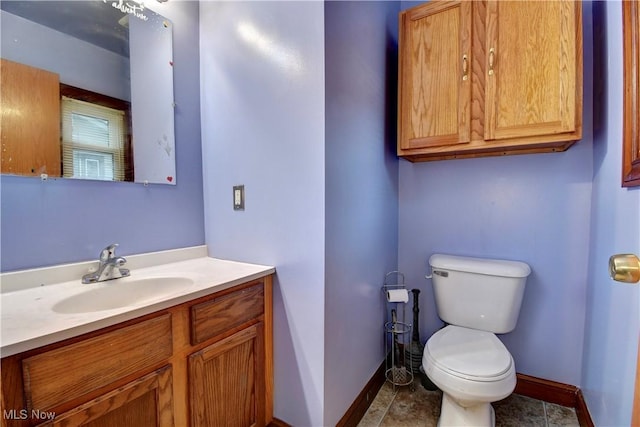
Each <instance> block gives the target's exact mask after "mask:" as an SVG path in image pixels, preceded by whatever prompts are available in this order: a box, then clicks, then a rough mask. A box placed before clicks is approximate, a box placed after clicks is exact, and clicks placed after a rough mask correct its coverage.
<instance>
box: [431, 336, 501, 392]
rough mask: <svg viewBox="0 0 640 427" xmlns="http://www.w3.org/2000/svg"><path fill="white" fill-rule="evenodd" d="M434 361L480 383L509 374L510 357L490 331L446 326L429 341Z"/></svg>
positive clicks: (452, 372)
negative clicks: (483, 380)
mask: <svg viewBox="0 0 640 427" xmlns="http://www.w3.org/2000/svg"><path fill="white" fill-rule="evenodd" d="M426 347H427V350H428V351H429V353H430V356H431V360H432V362H433V363H434V364H435V365H436V366H437V367H438V368H440V369H442V370H445V371H448V372H450V373H451V374H453V375H457V376H461V377H463V378H469V379H476V380H479V381H481V380H482V379H483V378H484V379H491V378H495V377H498V376H500V375H502V374H504V373H506V372H507V371H508V370H509V369H510V368H511V364H512V358H511V354H510V353H509V351H508V350H507V348H506V347H505V346H504V344H502V342H501V341H500V340H499V339H498V337H496V336H495V335H494V334H493V333H491V332H486V331H479V330H476V329H469V328H462V327H460V326H453V325H450V326H447V327H446V328H444V329H441V330H439V331H438V332H436V333H435V334H433V336H432V337H431V338H429V340H428V341H427V345H426Z"/></svg>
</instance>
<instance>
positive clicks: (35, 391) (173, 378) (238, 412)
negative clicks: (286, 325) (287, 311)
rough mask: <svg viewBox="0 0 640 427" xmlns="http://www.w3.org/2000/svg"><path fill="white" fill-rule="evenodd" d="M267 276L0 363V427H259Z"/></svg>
mask: <svg viewBox="0 0 640 427" xmlns="http://www.w3.org/2000/svg"><path fill="white" fill-rule="evenodd" d="M271 287H272V279H271V276H267V277H265V278H262V279H258V280H255V281H252V282H248V283H245V284H242V285H238V286H235V287H233V288H231V289H228V290H225V291H221V292H219V293H216V294H214V295H210V296H207V297H203V298H200V299H198V300H195V301H192V302H189V303H184V304H181V305H177V306H175V307H171V308H169V309H166V310H162V311H160V312H158V313H154V314H150V315H147V316H144V317H142V318H139V319H135V320H132V321H128V322H125V323H124V324H120V325H115V326H111V327H108V328H105V329H103V330H99V331H95V332H92V333H89V334H85V335H82V336H79V337H76V338H72V339H69V340H66V341H63V342H60V343H56V344H52V345H49V346H46V347H43V348H39V349H35V350H30V351H27V352H25V353H21V354H17V355H14V356H9V357H6V358H3V359H2V372H1V377H2V384H1V387H2V400H1V402H2V414H3V416H2V422H1V425H2V426H6V427H14V426H35V425H46V426H91V427H102V426H104V427H113V426H118V427H145V426H149V427H169V426H180V427H184V426H189V425H190V426H193V427H202V426H218V425H220V426H222V425H226V426H239V427H244V426H265V425H267V424H269V423H270V422H271V421H272V418H273V407H272V400H273V368H272V365H273V362H272V360H273V347H272V311H271Z"/></svg>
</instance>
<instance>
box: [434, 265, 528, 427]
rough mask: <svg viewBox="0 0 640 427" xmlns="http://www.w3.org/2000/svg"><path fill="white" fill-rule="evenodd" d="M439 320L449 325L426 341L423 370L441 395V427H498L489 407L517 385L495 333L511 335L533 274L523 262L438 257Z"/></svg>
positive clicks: (439, 423)
mask: <svg viewBox="0 0 640 427" xmlns="http://www.w3.org/2000/svg"><path fill="white" fill-rule="evenodd" d="M429 265H430V266H431V274H432V277H433V290H434V294H435V298H436V307H437V309H438V316H439V317H440V318H441V319H442V320H443V321H444V322H446V323H447V324H448V325H447V326H445V327H444V328H442V329H440V330H439V331H437V332H436V333H435V334H433V335H432V336H431V338H429V340H428V341H427V343H426V345H425V348H424V353H423V355H422V366H423V368H424V371H425V373H426V374H427V376H428V377H429V379H431V381H432V382H433V383H434V384H435V385H436V386H438V388H439V389H440V390H442V392H443V396H442V408H441V411H440V419H439V420H438V426H440V427H444V426H485V427H488V426H495V415H494V412H493V407H492V406H491V402H495V401H498V400H501V399H504V398H505V397H507V396H509V395H510V394H511V393H512V392H513V390H514V389H515V386H516V369H515V364H514V362H513V358H512V357H511V354H510V353H509V351H508V350H507V348H506V347H505V346H504V344H502V342H501V341H500V340H499V339H498V337H496V336H495V335H494V334H504V333H507V332H511V331H512V330H513V329H514V328H515V326H516V322H517V320H518V314H519V312H520V305H521V303H522V296H523V294H524V286H525V282H526V280H527V276H529V274H530V273H531V269H530V268H529V266H528V265H527V264H525V263H523V262H519V261H502V260H493V259H481V258H468V257H460V256H452V255H440V254H434V255H433V256H431V258H429Z"/></svg>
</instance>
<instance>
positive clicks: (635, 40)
mask: <svg viewBox="0 0 640 427" xmlns="http://www.w3.org/2000/svg"><path fill="white" fill-rule="evenodd" d="M622 30H623V35H624V40H623V49H624V55H623V56H624V121H623V124H624V128H623V142H622V144H623V145H622V186H623V187H635V186H638V185H640V3H639V2H638V1H637V0H634V1H624V2H622Z"/></svg>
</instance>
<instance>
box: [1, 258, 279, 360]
mask: <svg viewBox="0 0 640 427" xmlns="http://www.w3.org/2000/svg"><path fill="white" fill-rule="evenodd" d="M205 252H206V251H205ZM197 255H201V251H199V252H197ZM134 257H140V259H138V260H137V261H134V263H133V265H125V267H130V268H131V267H136V264H137V265H138V266H142V267H141V268H131V276H130V277H131V279H132V280H136V278H143V279H145V278H163V277H181V278H186V279H189V280H190V282H191V283H190V284H189V285H187V286H185V287H184V288H180V289H178V290H175V291H172V292H171V293H169V294H166V293H165V294H163V295H160V296H158V297H157V298H155V297H153V298H151V299H147V300H146V301H144V302H140V303H134V304H131V305H127V306H125V307H119V308H114V309H107V310H99V311H89V312H84V313H82V312H81V313H70V314H66V313H59V312H56V311H54V309H53V307H54V306H55V304H57V303H59V302H60V301H62V300H65V299H67V298H69V297H74V296H76V295H79V294H82V293H85V292H89V291H91V290H93V289H96V288H99V287H107V286H112V287H113V286H122V290H123V292H124V293H127V292H131V288H129V289H127V278H123V279H115V280H110V281H105V282H100V283H92V284H87V285H84V284H82V283H81V281H80V277H81V275H80V276H77V278H75V279H73V280H68V281H63V282H59V283H39V284H35V285H30V286H26V285H22V286H17V285H16V283H18V282H21V281H22V282H24V278H25V277H28V278H29V281H30V282H33V280H34V279H41V278H42V277H43V276H42V275H41V272H40V271H38V270H40V269H38V270H30V271H25V272H22V273H21V272H13V273H4V274H2V275H0V280H2V287H3V291H2V293H1V294H0V307H1V310H2V311H1V323H0V333H1V334H0V342H1V348H0V356H2V357H5V356H10V355H13V354H16V353H20V352H23V351H26V350H30V349H33V348H37V347H40V346H43V345H47V344H51V343H54V342H57V341H61V340H63V339H67V338H71V337H74V336H78V335H81V334H84V333H86V332H91V331H94V330H97V329H100V328H104V327H106V326H110V325H114V324H116V323H120V322H123V321H126V320H130V319H134V318H136V317H140V316H143V315H145V314H149V313H153V312H155V311H158V310H162V309H165V308H168V307H171V306H174V305H177V304H181V303H183V302H187V301H189V300H192V299H195V298H199V297H202V296H206V295H209V294H211V293H214V292H217V291H221V290H224V289H227V288H230V287H232V286H235V285H238V284H241V283H244V282H248V281H251V280H254V279H257V278H260V277H264V276H267V275H269V274H272V273H274V272H275V268H274V267H270V266H264V265H256V264H247V263H242V262H235V261H226V260H221V259H216V258H210V257H207V256H198V257H196V258H192V259H186V260H180V261H176V262H164V263H162V264H160V265H149V264H152V263H149V262H143V261H144V260H143V259H142V258H143V256H138V255H136V256H133V257H132V258H134ZM127 258H129V257H127ZM158 258H159V257H158V256H156V257H155V259H158ZM183 258H184V256H183ZM167 259H170V257H169V258H167V257H166V256H165V257H164V258H163V260H164V261H166V260H167ZM127 264H129V263H127ZM70 266H71V265H70ZM78 266H79V264H75V265H72V266H71V267H72V270H73V269H75V270H78V268H79V267H78ZM61 267H62V266H61ZM61 267H55V268H61ZM42 270H47V269H42ZM83 271H85V272H86V266H84V270H83ZM48 273H49V274H48V275H47V276H48V277H51V276H55V274H52V273H51V271H49V272H48ZM20 274H23V276H21V277H22V280H17V279H16V277H17V276H19V275H20ZM56 277H65V275H64V274H62V275H59V276H56ZM36 281H37V282H39V281H40V280H36ZM5 285H6V286H5ZM132 286H133V284H132ZM80 311H82V310H81V308H80Z"/></svg>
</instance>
